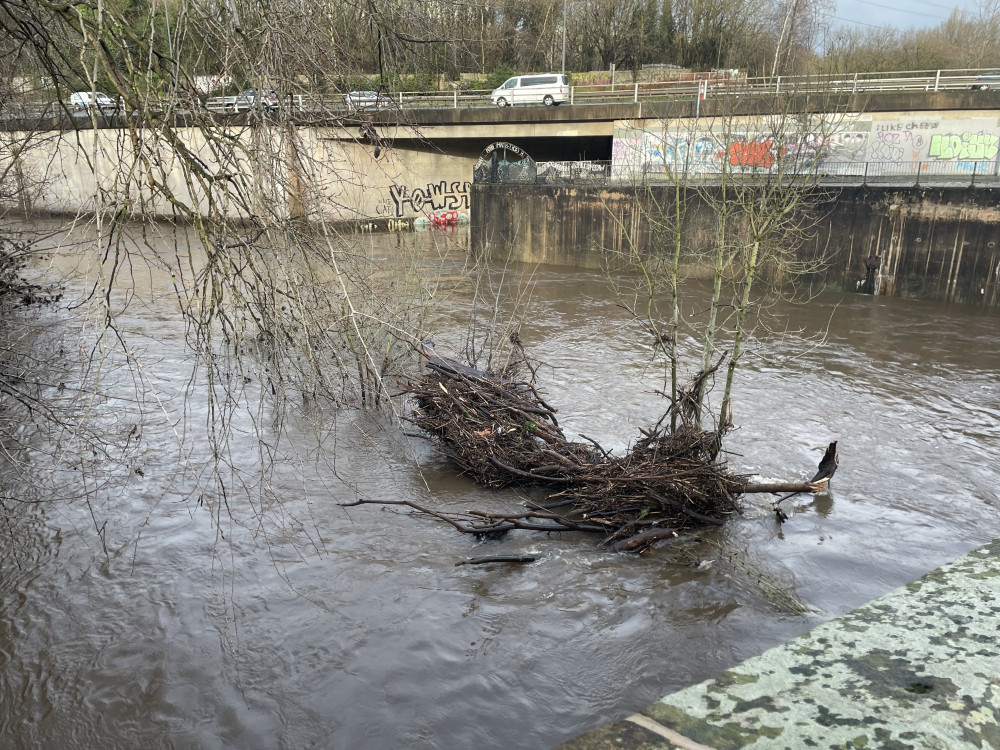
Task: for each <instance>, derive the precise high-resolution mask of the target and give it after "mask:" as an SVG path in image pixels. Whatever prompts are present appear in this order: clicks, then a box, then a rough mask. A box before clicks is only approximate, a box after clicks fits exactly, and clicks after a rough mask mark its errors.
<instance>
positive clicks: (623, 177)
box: [474, 159, 1000, 187]
mask: <svg viewBox="0 0 1000 750" xmlns="http://www.w3.org/2000/svg"><path fill="white" fill-rule="evenodd" d="M500 164H501V165H504V164H505V163H504V162H501V163H500ZM514 164H520V163H511V164H510V165H508V166H501V168H500V169H498V170H496V171H495V172H494V173H492V175H491V174H490V173H489V172H487V171H484V170H483V168H478V167H477V169H476V172H475V175H474V180H475V182H497V183H509V184H513V183H516V184H536V185H559V184H565V185H628V184H635V183H644V184H651V183H658V182H659V183H672V182H675V181H677V180H678V179H683V180H684V181H685V182H718V181H719V180H720V179H721V177H722V174H723V173H722V170H721V169H719V170H714V171H713V170H709V169H704V168H700V169H699V170H698V171H689V172H683V171H671V170H669V169H663V170H657V171H650V170H642V169H636V168H633V167H631V166H630V165H628V164H613V163H612V162H610V161H548V162H532V168H531V169H525V168H524V167H522V166H519V167H517V169H512V167H513V166H514ZM725 174H726V175H727V177H728V178H730V179H740V180H744V179H759V180H762V181H767V180H775V179H783V180H793V179H794V180H802V179H803V178H805V179H806V180H807V181H809V182H814V183H815V184H819V185H898V186H902V187H908V186H919V185H926V186H931V185H942V186H946V185H956V186H965V185H969V186H976V185H979V186H984V187H986V186H1000V160H998V159H993V160H988V161H985V160H984V161H915V162H881V161H841V162H820V163H819V164H810V165H809V166H805V165H803V168H802V169H799V170H795V169H789V168H788V165H787V164H782V163H780V162H777V163H775V164H774V165H773V166H771V167H754V166H744V167H741V166H732V165H727V167H726V170H725Z"/></svg>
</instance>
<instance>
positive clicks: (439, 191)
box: [389, 180, 470, 217]
mask: <svg viewBox="0 0 1000 750" xmlns="http://www.w3.org/2000/svg"><path fill="white" fill-rule="evenodd" d="M469 185H470V183H469V182H468V181H465V182H447V181H446V180H441V181H440V182H437V183H431V182H428V183H427V185H425V186H424V187H422V188H416V189H415V190H411V189H410V188H408V187H406V186H405V185H392V186H390V187H389V197H390V199H391V200H392V202H393V204H394V205H395V212H396V216H397V217H401V216H404V215H406V213H407V212H409V213H417V214H424V213H429V212H431V211H438V210H440V209H446V210H448V211H457V210H459V209H463V208H464V209H466V210H468V208H469Z"/></svg>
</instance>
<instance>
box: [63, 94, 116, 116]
mask: <svg viewBox="0 0 1000 750" xmlns="http://www.w3.org/2000/svg"><path fill="white" fill-rule="evenodd" d="M69 106H71V107H73V108H75V109H90V108H91V107H96V108H97V109H99V110H100V111H101V112H102V113H103V112H113V111H114V110H116V109H118V105H117V104H116V103H115V100H114V99H112V98H111V97H110V96H108V95H107V94H102V93H101V92H100V91H96V92H95V91H75V92H73V93H72V94H70V95H69Z"/></svg>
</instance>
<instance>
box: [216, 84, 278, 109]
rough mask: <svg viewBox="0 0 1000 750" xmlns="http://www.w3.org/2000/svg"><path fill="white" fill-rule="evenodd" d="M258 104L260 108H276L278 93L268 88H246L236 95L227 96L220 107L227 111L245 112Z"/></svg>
mask: <svg viewBox="0 0 1000 750" xmlns="http://www.w3.org/2000/svg"><path fill="white" fill-rule="evenodd" d="M258 104H259V105H260V107H261V108H262V109H277V108H278V93H277V92H276V91H270V90H269V89H261V90H260V91H258V90H257V89H247V90H246V91H244V92H243V93H241V94H239V95H237V96H227V97H226V98H225V100H224V101H223V105H222V108H223V109H225V110H226V111H227V112H246V111H247V110H250V109H254V108H255V107H257V106H258Z"/></svg>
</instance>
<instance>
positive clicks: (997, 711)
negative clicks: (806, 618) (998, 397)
mask: <svg viewBox="0 0 1000 750" xmlns="http://www.w3.org/2000/svg"><path fill="white" fill-rule="evenodd" d="M605 748H615V749H616V750H640V749H641V750H661V749H664V750H665V749H666V748H682V749H683V750H736V749H737V748H753V749H754V750H782V749H785V748H787V750H802V749H803V748H824V749H825V748H837V749H838V750H853V749H854V748H865V749H866V750H932V749H933V750H937V749H940V750H972V749H973V748H975V750H984V749H986V748H1000V539H995V540H994V541H993V542H991V543H990V544H987V545H986V546H984V547H981V548H979V549H977V550H975V551H973V552H971V553H969V554H968V555H966V556H964V557H962V558H960V559H958V560H956V561H955V562H953V563H951V564H949V565H945V566H944V567H941V568H938V569H937V570H935V571H932V572H931V573H928V574H927V575H925V576H924V577H923V578H920V579H919V580H917V581H915V582H913V583H911V584H908V585H906V586H903V587H902V588H899V589H896V590H895V591H893V592H891V593H889V594H886V595H885V596H883V597H880V598H879V599H876V600H874V601H872V602H870V603H868V604H866V605H864V606H862V607H860V608H858V609H856V610H854V611H853V612H850V613H848V614H846V615H844V616H843V617H840V618H837V619H836V620H832V621H830V622H828V623H825V624H823V625H820V626H819V627H817V628H815V629H813V630H811V631H809V632H808V633H806V634H805V635H802V636H799V637H798V638H795V639H794V640H791V641H789V642H788V643H786V644H784V645H782V646H777V647H775V648H772V649H770V650H769V651H766V652H764V653H763V654H761V655H760V656H758V657H755V658H753V659H749V660H748V661H746V662H744V663H743V664H741V665H739V666H737V667H735V668H733V669H730V670H728V671H726V672H724V673H723V674H722V675H720V676H719V677H718V678H716V679H714V680H708V681H707V682H703V683H701V684H700V685H695V686H693V687H690V688H687V689H685V690H681V691H680V692H677V693H674V694H673V695H668V696H667V697H665V698H663V699H662V700H660V701H659V702H658V703H654V704H653V705H652V706H649V707H647V708H646V709H644V710H643V711H641V712H640V713H638V714H634V715H633V716H630V717H628V718H627V719H623V720H622V721H618V722H614V723H612V724H608V725H606V726H604V727H601V728H599V729H596V730H594V731H592V732H589V733H587V734H584V735H582V736H580V737H578V738H576V739H574V740H571V741H570V742H567V743H565V744H563V745H560V747H559V750H604V749H605Z"/></svg>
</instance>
